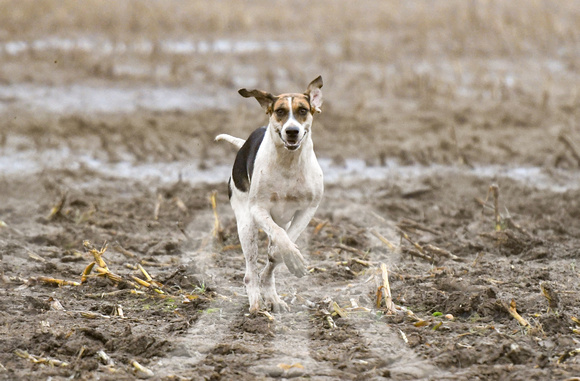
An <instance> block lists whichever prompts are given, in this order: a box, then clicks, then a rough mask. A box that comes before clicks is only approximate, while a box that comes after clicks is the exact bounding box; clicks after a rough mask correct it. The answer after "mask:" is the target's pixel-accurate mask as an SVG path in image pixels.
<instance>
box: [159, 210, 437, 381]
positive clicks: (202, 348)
mask: <svg viewBox="0 0 580 381" xmlns="http://www.w3.org/2000/svg"><path fill="white" fill-rule="evenodd" d="M208 217H209V218H208ZM196 220H198V221H197V222H196V221H194V222H193V223H192V224H193V225H195V226H198V227H200V229H207V221H208V220H209V221H211V216H210V215H206V214H205V213H201V214H200V215H198V216H196ZM202 220H203V221H204V222H202ZM204 225H205V226H204ZM198 233H200V232H198ZM200 235H205V236H207V230H205V233H202V234H200ZM198 236H199V235H198ZM188 259H189V260H191V261H192V262H195V264H196V266H197V267H198V268H199V270H200V272H201V273H202V274H203V277H204V278H205V279H206V283H207V285H208V286H209V288H211V289H212V291H214V292H215V294H216V295H217V297H216V298H215V299H214V300H212V301H211V302H210V303H209V304H208V305H207V306H206V309H205V310H204V311H201V312H200V313H199V316H198V318H197V319H196V320H195V322H194V323H193V325H192V326H191V327H189V329H188V332H187V333H186V334H185V335H183V336H180V337H177V338H176V340H175V342H174V345H173V350H172V352H171V353H169V354H168V357H166V358H163V359H161V360H160V361H159V362H158V364H157V366H156V367H154V368H153V370H154V372H155V374H156V375H157V376H161V377H168V376H178V377H186V378H191V379H194V380H197V379H199V380H204V379H209V380H220V379H224V380H226V379H236V380H254V379H269V378H294V377H301V376H302V377H309V378H311V379H316V380H335V379H344V380H366V379H381V378H390V379H394V380H404V379H426V378H428V377H429V376H433V375H434V374H436V373H437V368H436V367H435V366H433V365H431V364H430V363H428V362H425V361H423V360H421V359H420V358H419V357H418V356H417V354H416V353H415V352H414V351H413V350H412V349H411V348H409V347H408V346H407V344H406V343H404V342H403V340H402V339H401V337H400V336H399V333H397V332H395V331H394V330H393V329H392V328H391V327H390V326H389V325H388V324H387V323H386V322H385V321H384V320H381V319H380V317H377V315H376V314H375V311H374V310H372V312H350V313H349V314H348V316H346V317H344V318H340V317H339V316H334V317H333V319H334V325H333V326H331V325H329V322H328V320H327V316H329V315H328V312H327V310H331V309H330V308H329V304H330V303H332V300H331V299H334V300H336V301H341V302H345V300H344V298H345V297H349V296H355V295H364V294H365V293H367V291H368V286H367V285H365V283H364V282H363V281H362V280H361V279H359V278H360V277H359V278H355V279H348V280H347V279H346V278H344V277H343V276H340V274H335V275H336V276H334V275H331V276H329V275H328V274H326V275H322V274H312V275H310V276H309V277H308V278H306V279H305V278H302V279H296V278H294V277H292V276H291V275H289V274H288V273H287V271H285V270H283V269H282V270H280V271H279V274H280V275H279V279H278V284H279V286H280V287H279V291H280V292H281V295H282V296H283V297H284V298H285V299H286V301H287V302H289V304H290V305H291V308H292V311H290V312H285V313H281V314H275V315H273V316H270V317H269V316H267V315H264V314H255V315H250V314H249V313H248V311H247V298H246V296H245V291H244V288H243V282H242V279H243V273H244V260H243V255H242V254H241V252H230V253H228V254H226V255H224V254H223V253H220V254H216V253H215V252H214V251H213V250H211V249H203V250H197V251H196V252H195V253H191V254H190V255H188ZM312 259H313V258H312ZM312 264H313V265H320V263H312ZM338 271H340V270H338ZM357 282H358V283H357ZM347 283H348V285H347ZM288 290H292V295H293V297H292V298H293V302H295V301H296V300H302V301H303V302H302V303H292V302H290V301H289V300H288V299H289V298H290V297H289V296H288V295H284V293H285V292H288ZM326 295H331V297H330V298H329V297H328V296H326ZM322 298H324V301H322V300H321V299H322ZM346 300H348V298H347V299H346ZM312 301H314V302H312ZM342 304H343V305H344V303H342ZM307 306H308V307H307Z"/></svg>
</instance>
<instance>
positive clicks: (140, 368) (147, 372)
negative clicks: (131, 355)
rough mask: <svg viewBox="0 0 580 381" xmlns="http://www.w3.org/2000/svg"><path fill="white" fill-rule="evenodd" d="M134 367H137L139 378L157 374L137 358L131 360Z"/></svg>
mask: <svg viewBox="0 0 580 381" xmlns="http://www.w3.org/2000/svg"><path fill="white" fill-rule="evenodd" d="M131 365H133V368H135V373H136V376H137V377H138V378H151V377H153V376H154V375H155V373H153V371H152V370H151V369H148V368H145V367H144V366H143V365H141V364H139V363H138V362H137V361H136V360H133V361H132V362H131Z"/></svg>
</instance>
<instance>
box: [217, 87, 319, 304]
mask: <svg viewBox="0 0 580 381" xmlns="http://www.w3.org/2000/svg"><path fill="white" fill-rule="evenodd" d="M321 87H322V77H318V78H316V79H315V80H314V81H312V82H311V83H310V84H309V85H308V88H307V90H306V92H305V93H303V94H300V93H288V94H280V95H277V96H275V95H272V94H270V93H267V92H264V91H261V90H252V91H248V90H246V89H241V90H240V91H239V93H240V95H241V96H243V97H245V98H249V97H254V98H256V99H257V100H258V102H259V103H260V105H261V106H262V107H263V108H264V109H265V110H266V114H268V116H269V124H268V126H267V127H261V128H258V129H257V130H255V131H254V132H252V134H251V135H250V137H249V138H248V140H245V141H244V140H243V139H239V138H235V137H233V136H230V135H225V134H221V135H218V136H217V137H216V140H225V141H228V142H230V143H232V144H234V145H235V146H237V147H238V148H239V151H238V154H237V156H236V160H235V162H234V167H233V170H232V176H231V177H230V180H229V182H228V186H229V196H230V202H231V204H232V208H233V209H234V213H235V215H236V221H237V224H238V235H239V237H240V243H241V244H242V250H243V252H244V256H245V258H246V274H245V277H244V283H245V285H246V291H247V293H248V298H249V301H250V312H256V311H258V310H259V309H260V289H261V291H262V295H263V298H264V299H263V300H264V302H265V303H266V304H265V306H264V307H266V308H271V309H272V310H273V311H274V312H278V311H280V309H285V310H288V306H287V304H286V303H285V302H284V301H282V299H280V297H279V296H278V294H277V292H276V285H275V280H274V270H275V269H276V266H277V265H278V264H280V263H281V262H282V261H283V262H284V263H285V264H286V267H287V268H288V270H289V271H290V272H291V273H293V274H294V275H296V276H298V277H302V276H304V275H306V261H305V260H304V257H303V256H302V254H301V253H300V251H299V250H298V247H297V246H296V244H295V241H296V239H297V238H298V236H299V235H300V233H302V231H303V230H304V229H305V228H306V226H308V223H309V222H310V220H311V219H312V216H313V215H314V213H315V212H316V209H317V208H318V204H319V203H320V200H321V198H322V192H323V190H324V185H323V181H322V169H321V168H320V165H319V164H318V161H317V159H316V155H315V154H314V149H313V143H312V136H311V129H312V120H313V115H314V113H317V112H320V107H321V106H322V91H321V90H320V88H321ZM232 180H233V181H232ZM258 229H262V230H263V231H264V232H266V234H267V235H268V238H269V247H268V264H267V265H266V267H265V268H264V269H263V270H262V272H261V273H260V272H259V270H258V264H257V259H258Z"/></svg>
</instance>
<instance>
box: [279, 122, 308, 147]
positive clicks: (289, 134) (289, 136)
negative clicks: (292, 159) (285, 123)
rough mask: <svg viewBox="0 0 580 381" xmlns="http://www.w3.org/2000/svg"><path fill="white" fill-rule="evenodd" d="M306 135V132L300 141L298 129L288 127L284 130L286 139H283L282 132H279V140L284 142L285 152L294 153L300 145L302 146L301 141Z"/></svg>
mask: <svg viewBox="0 0 580 381" xmlns="http://www.w3.org/2000/svg"><path fill="white" fill-rule="evenodd" d="M307 133H308V131H306V132H305V133H304V135H303V136H302V139H299V138H298V137H299V136H300V128H298V127H288V128H286V130H285V133H284V134H285V135H286V139H284V137H283V136H282V132H281V131H280V132H279V135H280V139H282V141H283V142H284V147H285V148H286V149H287V150H290V151H295V150H297V149H298V148H300V144H302V140H304V137H305V136H306V134H307Z"/></svg>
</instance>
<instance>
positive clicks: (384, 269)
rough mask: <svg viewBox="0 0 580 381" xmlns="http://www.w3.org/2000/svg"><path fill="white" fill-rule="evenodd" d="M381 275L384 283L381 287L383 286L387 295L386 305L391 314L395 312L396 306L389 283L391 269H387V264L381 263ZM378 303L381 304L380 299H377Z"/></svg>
mask: <svg viewBox="0 0 580 381" xmlns="http://www.w3.org/2000/svg"><path fill="white" fill-rule="evenodd" d="M381 276H382V278H383V285H382V286H381V287H379V289H381V288H382V292H383V293H384V295H385V306H386V307H387V312H388V313H389V314H394V313H395V310H396V307H395V304H394V303H393V296H392V295H391V286H390V284H389V270H388V269H387V265H386V264H384V263H381ZM377 304H378V305H380V300H378V301H377Z"/></svg>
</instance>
